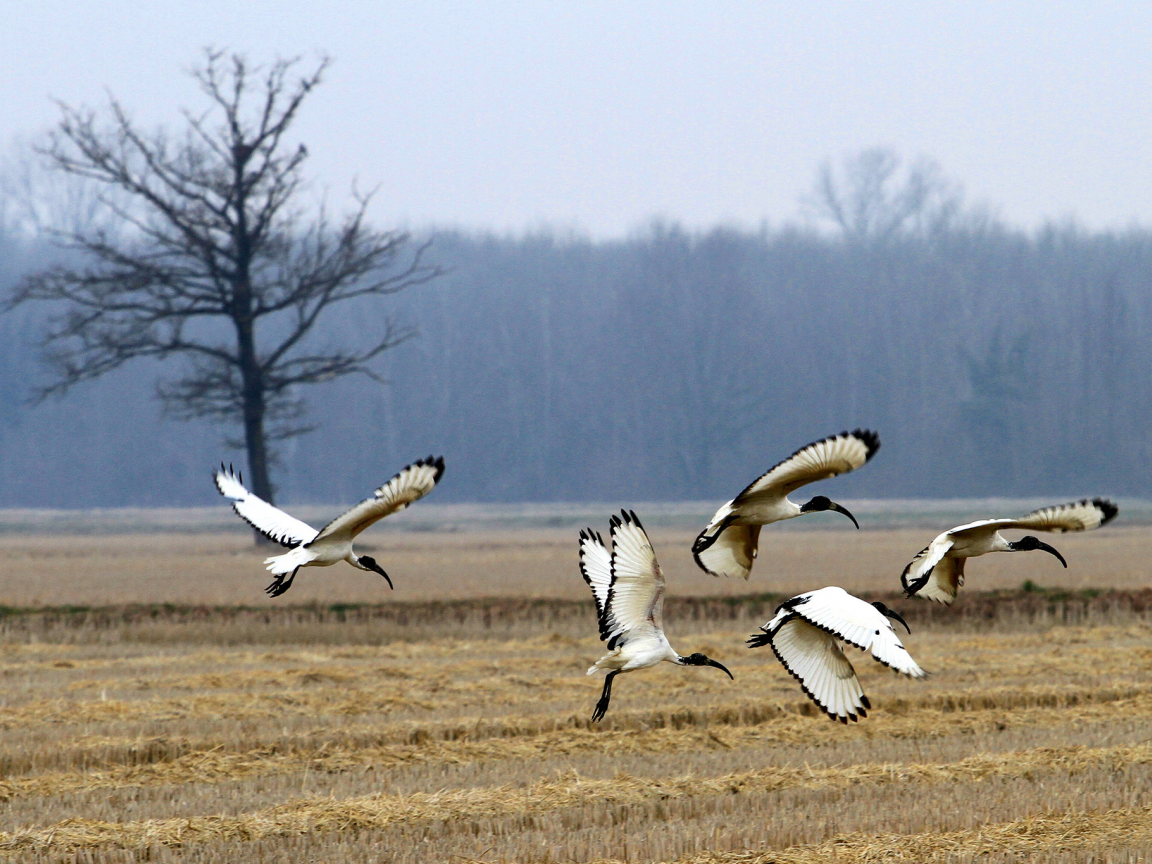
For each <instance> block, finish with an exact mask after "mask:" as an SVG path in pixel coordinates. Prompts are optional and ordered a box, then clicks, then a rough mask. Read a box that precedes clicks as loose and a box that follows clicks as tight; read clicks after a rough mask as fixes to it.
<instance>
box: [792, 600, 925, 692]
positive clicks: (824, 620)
mask: <svg viewBox="0 0 1152 864" xmlns="http://www.w3.org/2000/svg"><path fill="white" fill-rule="evenodd" d="M792 611H793V612H794V613H795V614H797V615H799V616H800V617H802V618H804V619H805V620H806V621H808V622H809V623H811V624H815V625H816V626H817V627H820V628H821V629H823V630H825V631H827V632H829V633H830V634H832V635H833V636H836V637H837V638H839V639H842V640H844V641H845V642H848V643H849V644H851V645H855V646H856V647H857V648H859V649H861V650H862V651H871V652H872V658H873V659H874V660H876V661H878V662H880V663H883V664H884V665H885V666H890V667H892V668H893V669H895V670H896V671H897V672H902V673H904V674H905V675H908V676H910V677H913V678H923V677H924V674H925V673H924V670H923V669H921V668H920V667H919V665H917V663H916V661H915V660H913V659H912V656H911V655H910V654H909V653H908V651H907V649H905V648H904V643H903V642H901V641H900V637H899V636H897V635H896V630H895V628H893V626H892V622H891V621H890V620H889V619H888V617H887V616H886V615H885V614H884V613H883V612H881V611H880V610H879V609H877V608H876V607H875V606H873V605H872V604H871V603H868V602H867V601H864V600H861V599H860V598H859V597H854V596H852V595H851V594H849V593H848V592H847V591H845V590H844V589H843V588H837V587H835V586H830V587H828V588H821V589H820V590H819V591H813V592H811V593H810V594H809V595H808V600H807V601H805V602H804V603H800V604H797V605H796V606H795V607H794V608H793V610H792Z"/></svg>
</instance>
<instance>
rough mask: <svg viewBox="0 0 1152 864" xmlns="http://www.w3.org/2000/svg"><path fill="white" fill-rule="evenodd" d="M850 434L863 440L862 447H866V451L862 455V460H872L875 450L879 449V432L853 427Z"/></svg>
mask: <svg viewBox="0 0 1152 864" xmlns="http://www.w3.org/2000/svg"><path fill="white" fill-rule="evenodd" d="M844 434H845V435H847V434H849V433H847V432H845V433H844ZM851 435H852V436H853V437H854V438H858V439H859V440H860V441H861V442H863V444H864V447H865V448H866V449H867V453H866V454H865V455H864V461H865V462H870V461H872V457H873V456H875V455H876V451H877V450H879V449H880V436H879V434H877V433H876V432H874V431H872V430H871V429H853V430H852V432H851Z"/></svg>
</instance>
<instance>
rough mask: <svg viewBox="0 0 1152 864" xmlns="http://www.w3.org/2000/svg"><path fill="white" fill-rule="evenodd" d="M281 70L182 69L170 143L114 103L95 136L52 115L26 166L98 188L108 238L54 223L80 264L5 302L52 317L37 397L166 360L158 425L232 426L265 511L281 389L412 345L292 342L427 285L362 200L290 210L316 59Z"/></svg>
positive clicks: (378, 339)
mask: <svg viewBox="0 0 1152 864" xmlns="http://www.w3.org/2000/svg"><path fill="white" fill-rule="evenodd" d="M298 62H299V61H298V60H279V61H277V62H275V63H273V64H271V65H270V66H269V67H267V68H266V69H260V68H257V67H252V66H250V65H249V64H248V63H247V62H246V60H245V58H244V57H243V56H240V55H236V54H228V55H226V54H225V53H223V52H219V51H213V50H209V51H207V52H206V59H205V62H204V64H203V65H202V66H201V67H199V68H198V69H195V70H193V72H192V73H191V74H192V75H193V77H194V78H195V80H196V81H197V82H198V83H199V86H200V90H201V91H202V92H203V94H204V95H205V96H207V101H208V107H207V110H205V111H204V112H203V113H202V114H193V113H192V112H190V111H184V112H183V116H184V120H185V128H184V129H183V130H182V131H181V134H180V135H178V136H170V135H169V134H168V133H166V132H164V131H158V132H154V133H151V134H145V133H144V132H142V131H141V130H140V128H139V127H138V126H137V125H136V124H135V123H134V122H133V121H132V119H131V118H130V117H129V115H128V113H127V111H126V110H125V109H124V108H123V106H122V105H121V104H120V103H119V102H117V101H116V100H115V99H111V100H110V102H109V110H110V114H111V122H110V124H107V125H104V126H101V125H100V124H99V123H98V118H97V115H96V114H95V112H93V111H91V110H81V109H75V108H71V107H69V106H67V105H63V104H62V105H61V106H60V108H61V113H62V118H61V120H60V123H59V126H58V127H57V128H56V130H55V131H54V132H53V133H52V134H51V136H50V137H49V139H48V141H47V143H46V144H45V145H44V146H43V147H41V148H39V151H38V152H40V154H41V155H42V156H44V157H46V159H47V162H48V163H49V165H50V166H52V167H53V168H55V169H56V170H58V171H61V172H64V173H65V174H67V175H71V176H72V177H74V178H79V180H80V181H81V182H86V183H89V184H92V185H94V186H95V187H96V188H97V189H99V190H102V191H101V194H100V196H99V201H100V205H101V206H102V207H103V208H105V210H106V211H108V212H109V213H111V214H113V215H114V216H115V217H116V219H117V220H118V222H119V228H118V230H116V231H115V232H112V231H109V230H105V229H103V228H101V227H99V226H100V223H99V222H97V223H90V225H93V224H94V225H95V226H96V227H87V228H79V229H75V230H68V229H61V228H60V227H59V226H57V228H56V229H55V230H54V234H55V236H56V237H57V238H58V239H59V240H60V242H62V243H63V244H64V245H65V246H67V247H70V248H72V249H74V250H77V251H78V252H80V253H81V254H80V255H79V256H73V261H75V260H80V261H81V262H82V263H81V264H78V265H77V264H68V263H65V264H61V265H59V266H55V267H53V268H51V269H48V270H44V271H42V272H39V273H35V274H33V275H32V276H30V277H28V278H26V279H25V280H24V281H23V282H22V283H21V284H20V285H19V286H18V287H17V288H16V290H15V292H14V293H13V295H12V297H11V298H10V300H9V306H10V307H12V306H18V305H20V304H22V303H25V302H27V301H30V300H46V301H52V302H53V303H54V304H56V305H55V308H56V309H58V310H60V311H57V312H54V314H53V316H52V317H51V318H50V319H49V324H48V329H47V331H46V334H45V337H44V347H45V351H46V356H47V359H48V361H49V363H50V365H51V367H52V369H53V370H54V373H55V375H54V380H53V381H52V383H50V384H49V385H48V386H47V387H45V388H43V390H42V391H40V393H39V395H40V396H41V398H43V397H45V396H48V395H52V394H62V393H64V392H66V391H67V390H68V389H69V388H71V387H72V386H74V385H76V384H78V383H80V382H82V381H87V380H90V379H94V378H97V377H99V376H101V375H104V374H105V373H107V372H110V371H112V370H113V369H116V368H117V367H119V366H121V365H122V364H124V363H126V362H128V361H130V360H135V359H137V358H156V359H161V360H162V359H168V358H171V357H175V356H180V357H183V358H184V359H185V361H186V366H185V369H184V371H183V374H182V375H181V376H180V377H178V378H176V379H175V380H169V381H166V382H162V383H161V384H160V385H159V386H158V395H159V397H160V398H161V400H162V401H163V403H164V406H165V410H166V412H167V413H168V414H170V415H171V416H176V417H179V418H182V419H190V418H195V417H208V418H213V419H216V420H222V421H225V422H239V423H241V424H242V426H243V429H244V439H243V443H244V446H245V447H246V449H247V454H248V466H249V470H250V475H249V477H250V481H251V483H252V488H253V491H254V492H255V493H256V494H257V495H259V496H260V497H262V498H264V499H266V500H268V501H271V500H272V497H273V496H272V485H271V482H270V479H269V473H268V463H269V459H270V456H271V452H270V448H271V447H272V446H273V444H274V442H275V441H277V440H280V439H284V438H287V437H289V436H292V435H298V434H300V433H302V432H306V431H308V430H309V428H310V427H308V426H306V425H303V424H302V422H301V420H300V418H301V415H302V413H303V411H304V408H305V405H304V402H303V401H302V400H301V398H300V397H299V395H298V393H297V390H298V389H299V388H300V387H302V386H303V385H307V384H316V383H319V382H323V381H331V380H332V379H334V378H339V377H341V376H344V375H350V374H352V373H357V372H359V373H363V374H366V375H368V376H370V377H373V378H376V377H377V376H376V375H375V373H374V372H373V371H372V369H371V368H370V366H369V363H370V361H371V360H372V359H373V358H375V357H376V356H378V355H379V354H381V353H382V352H384V351H386V350H388V349H389V348H392V347H393V346H395V345H397V344H399V343H400V342H402V341H403V340H405V339H407V338H408V337H410V336H411V335H413V331H412V330H411V329H408V328H404V327H399V326H396V325H394V324H393V323H391V322H388V323H387V324H386V325H385V326H384V332H383V333H382V334H375V335H374V336H372V337H371V338H368V339H366V340H365V342H364V343H363V344H360V345H356V344H349V345H342V346H341V347H339V348H326V349H323V350H321V349H317V348H312V347H309V343H308V337H309V335H310V334H311V333H312V331H313V329H314V328H315V326H316V323H317V321H318V320H319V319H320V318H321V316H322V315H323V314H324V312H325V311H326V310H328V309H330V308H331V307H333V306H334V305H336V304H339V303H345V302H347V301H351V300H355V299H357V298H366V297H373V296H381V295H388V294H393V293H395V292H397V291H400V290H402V289H404V288H406V287H408V286H411V285H414V284H417V283H420V282H424V281H427V280H428V279H430V278H432V277H433V276H435V275H436V274H437V272H438V271H437V270H436V268H434V267H430V266H427V265H426V264H424V263H423V261H422V257H421V255H422V253H423V252H424V250H425V248H426V246H421V247H419V248H416V249H414V250H409V246H408V244H409V238H408V236H407V235H406V234H402V233H396V232H381V231H376V230H373V229H372V228H371V227H369V226H368V225H367V224H366V221H365V215H366V210H367V207H368V203H369V196H361V195H357V196H355V198H356V205H355V207H354V208H353V210H352V212H351V214H350V215H348V216H347V217H345V218H344V219H342V220H339V221H337V222H334V221H333V220H332V219H331V218H330V217H329V216H328V214H327V213H326V211H325V210H324V208H323V207H322V206H321V207H320V208H319V210H318V212H315V213H312V214H308V213H306V212H305V210H304V208H303V207H302V206H301V204H300V203H299V200H298V199H299V197H300V196H299V193H300V192H301V191H302V187H303V184H304V178H303V176H302V166H303V164H304V162H305V159H306V158H307V150H306V149H305V148H304V145H303V144H300V145H297V146H294V147H293V146H290V145H289V144H288V143H287V142H286V140H285V138H286V135H287V133H288V130H289V129H290V127H291V125H292V123H293V121H294V120H295V119H296V117H297V114H298V112H299V109H300V106H301V104H302V103H303V101H304V99H305V97H306V96H307V95H308V94H309V93H310V92H311V91H312V89H313V88H314V87H316V85H317V84H319V83H320V81H321V77H322V75H323V74H324V71H325V70H326V68H327V66H328V60H327V59H322V60H320V61H319V62H318V63H317V65H316V67H315V68H314V69H313V70H312V71H310V72H308V73H307V74H304V75H301V76H299V77H296V75H295V71H294V70H295V68H296V67H297V65H298ZM349 335H350V336H352V335H353V334H349ZM351 341H352V342H355V338H353V339H352V340H351Z"/></svg>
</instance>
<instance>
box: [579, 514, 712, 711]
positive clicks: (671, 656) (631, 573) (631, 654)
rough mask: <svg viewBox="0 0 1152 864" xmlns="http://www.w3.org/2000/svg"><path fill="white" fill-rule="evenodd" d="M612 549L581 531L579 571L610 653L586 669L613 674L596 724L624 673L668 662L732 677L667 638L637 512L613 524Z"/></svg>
mask: <svg viewBox="0 0 1152 864" xmlns="http://www.w3.org/2000/svg"><path fill="white" fill-rule="evenodd" d="M609 524H610V526H611V532H612V537H611V539H612V550H611V552H609V550H608V549H607V547H605V545H604V540H603V539H602V538H601V537H600V534H599V533H598V532H596V531H593V530H592V529H591V528H586V529H584V530H583V531H581V532H580V572H581V573H582V574H583V576H584V581H585V582H587V583H588V585H589V586H590V587H591V588H592V596H593V597H594V598H595V600H596V612H597V618H598V620H599V624H600V639H601V640H606V641H607V642H608V653H607V654H605V655H604V656H603V657H601V658H600V659H599V660H597V661H596V663H595V664H594V665H593V666H592V667H591V668H590V669H589V670H588V674H589V675H591V674H593V673H594V672H596V671H597V670H599V669H607V670H609V672H608V675H607V677H606V678H605V679H604V691H603V693H602V694H601V696H600V701H599V702H597V703H596V708H595V710H594V711H593V712H592V721H593V722H596V721H597V720H600V719H601V718H602V717H603V716H604V715H605V713H607V711H608V703H609V701H610V700H611V698H612V679H613V678H615V677H616V676H617V675H618V674H619V673H621V672H634V671H635V670H637V669H648V668H649V667H652V666H655V665H656V664H657V663H660V662H663V661H668V662H669V663H675V664H676V665H678V666H714V667H716V668H717V669H723V670H724V672H726V673H727V674H728V677H729V678H731V677H732V673H731V672H728V669H727V668H726V667H725V666H724V665H723V664H721V663H718V662H716V661H715V660H710V659H708V658H707V657H705V656H704V655H703V654H691V655H689V656H687V657H683V656H681V655H680V654H677V653H676V651H675V650H673V648H672V646H671V645H670V644H669V643H668V639H667V638H666V637H665V636H664V624H663V620H662V615H663V611H664V574H663V573H662V572H661V570H660V565H659V563H657V561H656V553H655V552H654V551H653V549H652V544H651V542H649V540H648V535H647V534H646V533H645V531H644V527H643V526H642V525H641V524H640V519H639V518H638V517H637V516H636V514H635V513H633V512H631V511H627V510H622V511H621V512H620V515H619V516H613V517H612V518H611V519H610V520H609Z"/></svg>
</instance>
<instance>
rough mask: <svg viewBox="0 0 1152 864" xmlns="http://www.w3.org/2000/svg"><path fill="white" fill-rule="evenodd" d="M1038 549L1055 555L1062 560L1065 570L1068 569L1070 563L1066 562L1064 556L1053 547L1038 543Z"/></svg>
mask: <svg viewBox="0 0 1152 864" xmlns="http://www.w3.org/2000/svg"><path fill="white" fill-rule="evenodd" d="M1036 548H1037V549H1043V550H1044V551H1045V552H1047V553H1048V554H1049V555H1055V556H1056V557H1057V558H1059V559H1060V563H1061V564H1063V565H1064V569H1065V570H1067V569H1068V562H1067V561H1065V560H1064V556H1063V555H1061V554H1060V553H1059V552H1057V551H1056V550H1055V549H1053V548H1052V547H1051V546H1049V545H1048V544H1047V543H1037V544H1036Z"/></svg>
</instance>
